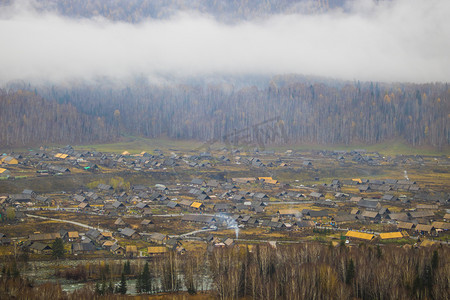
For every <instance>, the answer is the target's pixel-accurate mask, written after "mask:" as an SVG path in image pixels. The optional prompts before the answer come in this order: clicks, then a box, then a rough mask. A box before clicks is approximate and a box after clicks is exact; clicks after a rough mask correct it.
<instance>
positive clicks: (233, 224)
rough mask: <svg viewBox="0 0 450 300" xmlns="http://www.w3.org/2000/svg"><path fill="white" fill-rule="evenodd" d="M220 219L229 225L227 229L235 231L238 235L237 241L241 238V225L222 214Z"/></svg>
mask: <svg viewBox="0 0 450 300" xmlns="http://www.w3.org/2000/svg"><path fill="white" fill-rule="evenodd" d="M218 217H219V218H221V219H223V220H225V222H226V224H227V229H234V232H235V233H236V239H238V238H239V224H238V223H237V222H236V220H234V219H233V218H232V217H230V216H227V215H223V214H220V215H218Z"/></svg>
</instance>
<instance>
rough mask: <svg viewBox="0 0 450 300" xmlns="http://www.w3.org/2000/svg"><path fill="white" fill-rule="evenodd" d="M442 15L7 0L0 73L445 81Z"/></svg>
mask: <svg viewBox="0 0 450 300" xmlns="http://www.w3.org/2000/svg"><path fill="white" fill-rule="evenodd" d="M449 15H450V1H446V0H427V1H422V0H393V1H382V2H379V3H374V2H373V1H368V0H364V1H355V2H348V3H347V6H346V9H345V10H344V9H342V10H333V11H329V12H327V13H323V14H312V15H306V14H290V15H273V16H270V17H268V18H264V19H262V20H254V21H245V22H238V23H236V24H231V25H230V24H223V23H221V22H219V21H217V20H216V19H214V18H213V17H212V16H209V15H204V14H199V13H196V12H180V13H177V14H175V15H174V16H172V17H171V18H169V19H165V20H148V21H146V22H142V23H139V24H130V23H124V22H112V21H108V20H106V19H103V18H95V19H72V18H67V17H63V16H60V15H58V14H56V13H52V12H38V11H37V10H35V9H33V8H30V6H27V9H23V7H20V9H19V8H18V6H15V7H14V6H13V7H9V8H7V9H6V8H5V9H4V10H3V12H2V13H0V40H1V41H2V43H1V44H2V45H1V47H0V66H1V67H0V81H1V82H3V83H4V82H7V81H10V80H16V79H22V80H28V81H51V82H61V81H66V80H77V79H85V80H91V79H96V78H99V77H109V78H115V79H127V78H130V77H132V76H136V75H139V76H146V77H148V78H158V76H171V77H175V78H176V77H190V76H209V75H218V74H224V75H240V76H241V75H246V74H258V75H276V74H286V73H297V74H306V75H316V76H327V77H335V78H340V79H348V80H373V81H408V82H433V81H449V80H450V54H449V53H450V52H449V49H450V26H448V21H447V20H448V16H449Z"/></svg>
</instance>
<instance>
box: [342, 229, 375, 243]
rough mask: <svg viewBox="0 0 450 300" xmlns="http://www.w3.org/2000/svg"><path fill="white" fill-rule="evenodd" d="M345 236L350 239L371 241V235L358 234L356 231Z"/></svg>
mask: <svg viewBox="0 0 450 300" xmlns="http://www.w3.org/2000/svg"><path fill="white" fill-rule="evenodd" d="M345 236H346V237H351V238H357V239H362V240H368V241H370V240H371V239H373V234H368V233H363V232H358V231H351V230H349V231H348V232H347V234H346V235H345Z"/></svg>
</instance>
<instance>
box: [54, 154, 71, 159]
mask: <svg viewBox="0 0 450 300" xmlns="http://www.w3.org/2000/svg"><path fill="white" fill-rule="evenodd" d="M67 156H69V155H67V154H63V153H57V154H55V157H56V158H63V159H64V158H67Z"/></svg>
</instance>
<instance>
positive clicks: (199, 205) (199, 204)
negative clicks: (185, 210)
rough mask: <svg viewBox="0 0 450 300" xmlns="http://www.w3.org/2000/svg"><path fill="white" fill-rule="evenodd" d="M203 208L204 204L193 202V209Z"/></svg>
mask: <svg viewBox="0 0 450 300" xmlns="http://www.w3.org/2000/svg"><path fill="white" fill-rule="evenodd" d="M202 206H203V203H200V202H192V204H191V207H193V208H200V207H202Z"/></svg>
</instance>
